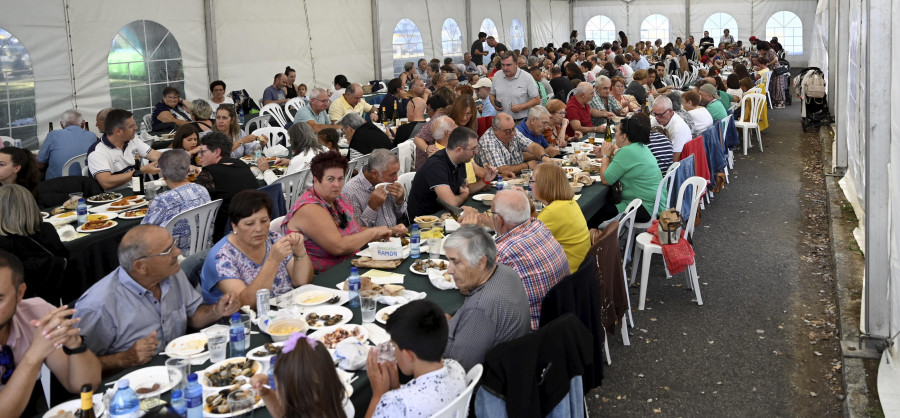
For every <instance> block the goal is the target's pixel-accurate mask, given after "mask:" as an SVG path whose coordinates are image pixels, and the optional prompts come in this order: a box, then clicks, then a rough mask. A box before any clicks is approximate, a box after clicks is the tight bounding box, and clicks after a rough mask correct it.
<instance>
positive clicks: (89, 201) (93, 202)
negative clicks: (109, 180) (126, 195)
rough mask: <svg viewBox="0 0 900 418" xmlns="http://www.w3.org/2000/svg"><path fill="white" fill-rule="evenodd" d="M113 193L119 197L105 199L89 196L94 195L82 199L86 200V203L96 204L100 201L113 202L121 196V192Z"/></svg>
mask: <svg viewBox="0 0 900 418" xmlns="http://www.w3.org/2000/svg"><path fill="white" fill-rule="evenodd" d="M114 194H115V195H117V196H119V197H117V198H115V199H106V200H91V197H94V196H91V197H88V198H86V199H84V201H85V202H87V203H90V204H94V205H96V204H100V203H111V202H115V201H116V200H119V199H121V198H122V194H121V193H114Z"/></svg>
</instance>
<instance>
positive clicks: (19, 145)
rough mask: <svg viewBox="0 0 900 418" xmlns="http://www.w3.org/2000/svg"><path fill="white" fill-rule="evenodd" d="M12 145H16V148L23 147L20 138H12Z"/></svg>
mask: <svg viewBox="0 0 900 418" xmlns="http://www.w3.org/2000/svg"><path fill="white" fill-rule="evenodd" d="M13 146H14V147H16V148H24V147H23V146H22V140H21V139H14V140H13Z"/></svg>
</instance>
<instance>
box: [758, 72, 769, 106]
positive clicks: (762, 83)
mask: <svg viewBox="0 0 900 418" xmlns="http://www.w3.org/2000/svg"><path fill="white" fill-rule="evenodd" d="M771 81H772V71H767V72H766V74H765V75H764V76H763V78H761V79H759V83H757V84H756V85H757V86H765V88H764V90H765V91H766V92H765V94H766V101H767V102H769V109H772V108H773V107H772V97H771V96H769V82H771ZM760 89H763V88H762V87H761V88H760Z"/></svg>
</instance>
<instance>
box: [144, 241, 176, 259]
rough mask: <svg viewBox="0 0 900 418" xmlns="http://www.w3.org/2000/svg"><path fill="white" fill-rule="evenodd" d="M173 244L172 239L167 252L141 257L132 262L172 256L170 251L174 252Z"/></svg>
mask: <svg viewBox="0 0 900 418" xmlns="http://www.w3.org/2000/svg"><path fill="white" fill-rule="evenodd" d="M175 244H176V242H175V240H174V239H172V246H171V247H169V249H168V250H165V251H163V252H161V253H159V254H152V255H145V256H143V257H139V258H138V259H137V260H134V261H138V260H143V259H145V258H151V257H162V256H166V255H170V254H172V251H174V250H175Z"/></svg>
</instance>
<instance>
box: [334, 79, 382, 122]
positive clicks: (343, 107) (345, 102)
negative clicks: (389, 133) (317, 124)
mask: <svg viewBox="0 0 900 418" xmlns="http://www.w3.org/2000/svg"><path fill="white" fill-rule="evenodd" d="M362 96H363V90H362V86H360V85H359V84H357V83H353V84H351V85H350V86H348V87H347V90H346V91H344V94H342V95H341V98H340V99H337V100H335V101H334V103H332V104H331V107H330V108H329V109H328V117H329V118H330V119H331V122H333V123H334V122H337V121H339V120H341V118H343V117H344V115H346V114H348V113H356V114H357V115H359V116H362V115H363V113H366V112H368V113H369V115H370V116H369V118H370V119H371V120H372V122H378V107H376V106H372V105H370V104H368V103H366V101H365V100H363V98H362Z"/></svg>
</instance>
